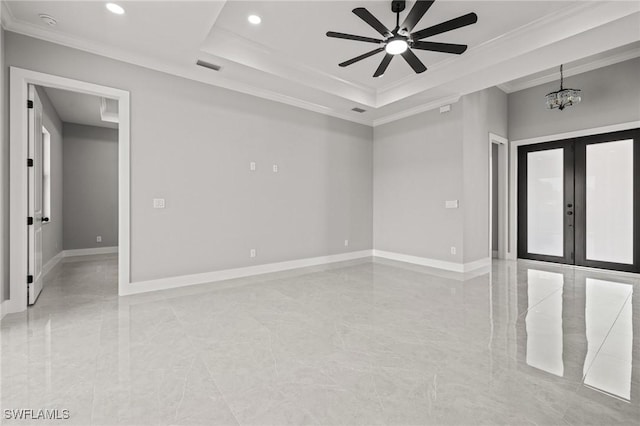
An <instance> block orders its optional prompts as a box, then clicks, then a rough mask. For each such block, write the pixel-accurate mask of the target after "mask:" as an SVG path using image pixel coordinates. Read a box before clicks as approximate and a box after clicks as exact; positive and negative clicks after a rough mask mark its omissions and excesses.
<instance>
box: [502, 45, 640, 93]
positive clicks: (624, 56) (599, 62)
mask: <svg viewBox="0 0 640 426" xmlns="http://www.w3.org/2000/svg"><path fill="white" fill-rule="evenodd" d="M637 57H640V48H637V49H632V50H628V51H626V52H620V53H617V54H615V55H611V56H608V57H605V58H600V59H595V60H593V61H590V62H587V63H584V64H580V65H576V66H573V67H572V66H570V67H569V68H567V66H566V65H565V67H564V76H565V78H566V77H571V76H574V75H578V74H582V73H585V72H589V71H593V70H596V69H598V68H603V67H606V66H609V65H614V64H617V63H619V62H624V61H628V60H630V59H634V58H637ZM557 80H558V71H557V70H556V69H554V70H548V72H546V73H545V75H542V76H540V77H537V78H533V79H530V80H525V81H521V82H516V83H514V82H507V83H503V84H500V85H499V86H498V87H499V88H500V89H501V90H502V91H504V92H505V93H507V94H508V93H513V92H518V91H520V90H524V89H529V88H531V87H535V86H540V85H541V84H546V83H551V82H553V81H557Z"/></svg>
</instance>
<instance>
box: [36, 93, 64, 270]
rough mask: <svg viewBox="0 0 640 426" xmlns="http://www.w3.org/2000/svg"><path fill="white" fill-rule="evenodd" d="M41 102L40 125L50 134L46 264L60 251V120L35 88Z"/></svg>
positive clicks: (44, 234) (44, 239)
mask: <svg viewBox="0 0 640 426" xmlns="http://www.w3.org/2000/svg"><path fill="white" fill-rule="evenodd" d="M36 89H37V91H38V96H39V97H40V101H41V102H42V125H43V126H44V127H45V129H47V131H49V133H50V134H51V145H50V146H51V151H50V152H51V217H50V219H51V220H50V222H48V223H45V224H43V225H42V263H43V264H46V263H47V262H48V261H50V260H51V259H52V258H53V257H55V256H56V255H57V254H58V253H60V252H61V251H62V227H63V219H62V218H63V215H62V186H63V183H62V121H60V117H59V116H58V113H57V112H56V109H55V107H54V106H53V104H52V103H51V100H50V99H49V97H48V96H47V93H46V92H45V91H44V90H43V89H42V88H41V87H37V88H36Z"/></svg>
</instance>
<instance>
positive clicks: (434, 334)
mask: <svg viewBox="0 0 640 426" xmlns="http://www.w3.org/2000/svg"><path fill="white" fill-rule="evenodd" d="M116 269H117V260H116V258H115V257H113V256H96V257H84V258H81V259H80V258H76V259H72V258H70V259H65V261H64V263H61V264H60V265H59V266H58V267H56V269H55V270H54V271H53V272H52V273H51V274H50V275H49V277H48V280H47V282H46V284H45V289H44V291H43V293H42V295H41V296H40V299H39V300H38V303H37V304H36V306H34V307H32V308H30V309H29V310H28V312H27V313H26V314H14V315H10V316H8V317H6V318H5V319H4V320H3V321H2V323H1V346H0V350H1V353H0V356H1V364H0V365H1V369H2V370H1V376H2V384H1V388H0V391H1V394H0V406H1V407H2V409H3V410H2V411H3V413H2V415H3V417H2V419H1V420H0V422H2V423H3V424H5V423H6V424H10V423H12V422H11V421H8V420H6V417H5V414H4V410H6V409H34V410H37V409H45V408H50V409H59V410H63V409H66V410H69V413H70V416H71V418H70V419H69V420H67V421H62V420H57V421H52V422H51V423H54V424H82V425H88V424H130V425H146V424H154V425H155V424H183V425H191V424H203V425H205V424H206V425H211V424H229V425H233V424H254V425H285V424H296V425H298V424H318V425H351V424H365V425H377V424H398V425H414V424H415V425H417V424H459V425H468V424H504V425H525V424H527V425H528V424H536V425H569V424H576V425H585V424H594V425H614V424H636V425H637V424H638V422H639V420H640V338H639V336H638V334H639V333H640V331H639V330H640V287H639V286H640V280H639V279H638V278H637V276H632V275H617V274H607V273H602V272H593V271H590V272H589V271H585V270H579V269H573V268H568V267H559V266H554V265H544V264H534V263H515V262H504V261H497V262H495V264H494V265H493V267H492V270H491V271H486V273H483V274H482V273H480V274H476V276H467V277H463V276H460V275H457V274H453V273H449V274H447V273H440V272H437V271H435V270H429V269H428V268H422V267H417V266H412V265H407V264H402V263H396V262H391V261H382V260H375V261H373V262H372V261H369V260H366V261H354V262H349V263H342V264H335V265H331V266H326V267H316V268H308V269H304V270H297V271H290V272H283V273H278V274H270V275H264V276H260V277H253V278H250V279H242V280H234V281H229V282H224V283H216V284H210V285H203V286H195V287H190V288H183V289H178V290H170V291H165V292H158V293H155V294H145V295H138V296H130V297H123V298H118V297H117V296H116V287H117V286H116ZM13 423H14V424H25V423H26V422H23V421H16V422H13ZM34 423H36V424H46V423H47V422H46V421H37V422H34Z"/></svg>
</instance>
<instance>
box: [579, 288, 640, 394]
mask: <svg viewBox="0 0 640 426" xmlns="http://www.w3.org/2000/svg"><path fill="white" fill-rule="evenodd" d="M631 296H633V291H631V292H630V293H629V295H628V296H627V298H626V299H625V301H624V303H623V304H622V306H620V309H619V310H618V314H617V315H616V319H615V320H613V323H612V324H611V327H609V330H608V331H607V335H606V336H604V339H602V343H600V346H598V350H597V351H596V354H595V355H594V356H593V359H592V360H591V364H589V368H587V371H586V372H585V373H584V374H583V375H582V384H584V380H585V378H586V377H587V374H589V371H591V367H592V366H593V363H594V362H595V361H596V359H597V358H598V355H599V354H600V351H601V350H602V347H603V346H604V344H605V343H606V341H607V339H608V338H609V335H610V334H611V330H613V327H615V325H616V323H617V322H618V319H619V318H620V315H621V314H622V311H623V310H624V307H625V306H627V303H630V301H631Z"/></svg>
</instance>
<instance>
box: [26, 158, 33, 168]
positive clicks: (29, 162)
mask: <svg viewBox="0 0 640 426" xmlns="http://www.w3.org/2000/svg"><path fill="white" fill-rule="evenodd" d="M27 167H33V158H27Z"/></svg>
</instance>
